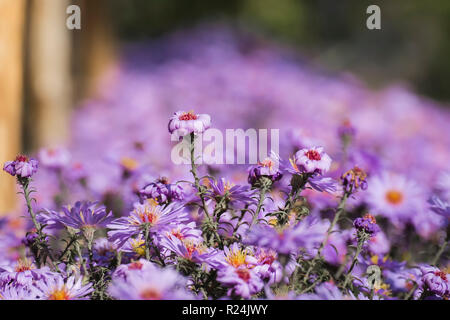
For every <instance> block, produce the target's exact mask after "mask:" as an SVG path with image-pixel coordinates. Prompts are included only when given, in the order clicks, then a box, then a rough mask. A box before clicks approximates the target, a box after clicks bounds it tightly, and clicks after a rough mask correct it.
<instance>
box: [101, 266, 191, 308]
mask: <svg viewBox="0 0 450 320" xmlns="http://www.w3.org/2000/svg"><path fill="white" fill-rule="evenodd" d="M185 288H186V280H185V279H184V278H183V277H181V275H180V274H178V272H176V271H175V270H172V269H170V268H166V269H158V268H149V269H144V268H143V269H141V270H136V271H135V272H129V273H128V275H127V277H126V279H125V278H123V277H115V278H114V279H113V281H112V282H111V284H110V286H109V288H108V292H109V294H110V295H111V296H112V297H114V298H116V299H119V300H184V299H193V298H194V296H193V295H192V294H190V293H189V292H188V291H186V289H185Z"/></svg>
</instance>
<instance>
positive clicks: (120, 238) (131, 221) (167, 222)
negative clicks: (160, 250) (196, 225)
mask: <svg viewBox="0 0 450 320" xmlns="http://www.w3.org/2000/svg"><path fill="white" fill-rule="evenodd" d="M188 220H189V216H188V214H187V212H186V211H184V208H183V206H181V205H179V204H176V203H172V204H169V205H168V206H165V207H162V206H159V205H158V204H157V203H156V202H155V201H151V200H148V201H145V202H144V203H143V204H140V203H135V204H134V210H133V211H132V212H131V213H130V215H129V216H127V217H122V218H119V219H116V220H114V221H113V222H111V223H110V224H108V225H107V227H108V228H109V229H111V231H109V232H108V237H109V240H110V241H112V242H115V243H117V245H118V246H119V247H122V246H123V244H124V243H125V242H126V241H127V240H128V239H129V238H131V237H132V236H135V235H138V234H139V233H141V232H142V231H143V227H144V226H145V225H148V226H149V228H150V232H152V233H154V232H157V231H160V230H162V229H165V228H170V226H172V225H176V224H178V223H183V222H187V221H188Z"/></svg>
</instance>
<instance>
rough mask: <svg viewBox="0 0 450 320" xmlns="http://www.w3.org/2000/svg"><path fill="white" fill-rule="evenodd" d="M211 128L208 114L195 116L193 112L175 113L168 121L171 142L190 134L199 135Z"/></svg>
mask: <svg viewBox="0 0 450 320" xmlns="http://www.w3.org/2000/svg"><path fill="white" fill-rule="evenodd" d="M210 126H211V117H210V116H209V115H208V114H195V113H194V112H193V111H188V112H186V111H177V112H175V113H174V115H173V116H172V117H171V118H170V120H169V132H170V134H171V135H172V137H173V140H174V141H176V140H179V139H180V138H182V137H184V136H186V135H188V134H190V133H195V134H201V133H203V132H204V131H205V130H206V129H208V128H209V127H210Z"/></svg>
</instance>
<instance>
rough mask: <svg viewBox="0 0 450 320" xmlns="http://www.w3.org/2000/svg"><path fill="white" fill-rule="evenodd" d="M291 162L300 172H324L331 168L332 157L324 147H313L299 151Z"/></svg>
mask: <svg viewBox="0 0 450 320" xmlns="http://www.w3.org/2000/svg"><path fill="white" fill-rule="evenodd" d="M291 163H292V166H293V169H294V170H296V171H298V172H301V173H303V172H307V173H319V174H324V173H325V172H327V171H328V170H329V169H330V166H331V158H330V156H329V155H327V154H326V153H325V152H324V151H323V147H312V148H307V149H301V150H299V151H297V152H296V153H295V156H294V159H292V160H291Z"/></svg>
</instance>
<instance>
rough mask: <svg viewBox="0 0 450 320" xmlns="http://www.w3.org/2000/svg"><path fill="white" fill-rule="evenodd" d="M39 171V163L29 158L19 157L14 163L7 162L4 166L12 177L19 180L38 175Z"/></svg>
mask: <svg viewBox="0 0 450 320" xmlns="http://www.w3.org/2000/svg"><path fill="white" fill-rule="evenodd" d="M37 169H38V161H37V160H36V159H34V158H28V157H26V156H23V155H18V156H17V157H16V159H15V160H14V161H7V162H5V165H4V166H3V170H4V171H6V172H8V173H9V174H10V175H12V176H16V175H17V176H18V177H19V178H29V177H31V176H32V175H33V174H35V173H36V171H37Z"/></svg>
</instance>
